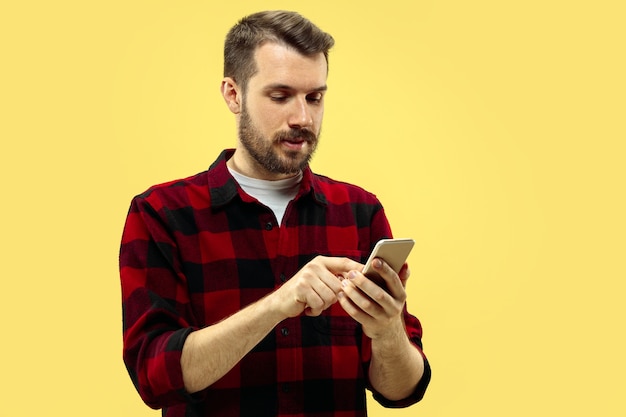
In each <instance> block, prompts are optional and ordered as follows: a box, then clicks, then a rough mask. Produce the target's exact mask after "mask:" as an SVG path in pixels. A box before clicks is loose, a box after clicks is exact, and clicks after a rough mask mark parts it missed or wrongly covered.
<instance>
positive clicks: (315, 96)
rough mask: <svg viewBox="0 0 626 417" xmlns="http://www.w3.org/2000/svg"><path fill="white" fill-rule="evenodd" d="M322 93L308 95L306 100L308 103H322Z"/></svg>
mask: <svg viewBox="0 0 626 417" xmlns="http://www.w3.org/2000/svg"><path fill="white" fill-rule="evenodd" d="M322 97H323V95H322V93H315V94H309V95H308V96H306V99H307V101H308V102H310V103H319V102H321V101H322Z"/></svg>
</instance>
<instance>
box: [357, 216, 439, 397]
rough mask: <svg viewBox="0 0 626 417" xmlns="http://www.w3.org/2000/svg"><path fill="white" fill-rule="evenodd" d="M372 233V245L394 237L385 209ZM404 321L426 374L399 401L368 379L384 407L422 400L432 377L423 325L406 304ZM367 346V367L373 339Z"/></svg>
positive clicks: (374, 395)
mask: <svg viewBox="0 0 626 417" xmlns="http://www.w3.org/2000/svg"><path fill="white" fill-rule="evenodd" d="M371 233H372V240H371V241H372V246H373V245H374V244H375V243H376V242H377V241H378V240H380V239H383V238H389V237H392V233H391V228H390V226H389V222H388V220H387V217H386V216H385V213H384V209H382V206H381V210H380V211H378V212H377V213H376V214H375V215H374V217H373V219H372V225H371ZM403 314H404V323H405V327H406V332H407V335H408V337H409V340H410V341H411V343H412V344H413V345H414V346H415V347H416V348H417V349H418V350H419V352H420V354H421V355H422V358H424V374H423V375H422V378H421V379H420V381H419V383H418V384H417V386H416V388H415V391H413V393H412V394H411V395H410V396H408V397H407V398H405V399H402V400H399V401H391V400H389V399H387V398H385V397H384V396H383V395H381V394H380V393H379V392H377V391H376V390H375V389H374V388H373V387H372V386H371V384H370V382H369V380H368V388H369V389H370V391H372V395H373V397H374V399H375V400H376V401H377V402H378V403H379V404H380V405H382V406H383V407H386V408H404V407H408V406H410V405H413V404H415V403H417V402H418V401H420V400H421V399H422V398H423V397H424V394H425V393H426V388H427V387H428V384H429V383H430V378H431V369H430V364H429V362H428V359H427V358H426V355H425V354H424V351H423V346H422V325H421V323H420V321H419V320H418V319H417V317H415V316H413V315H412V314H410V313H409V312H408V310H407V307H406V305H405V307H404V313H403ZM366 343H367V346H365V348H364V352H366V357H367V367H369V360H370V359H371V340H369V339H368V340H367V341H366ZM365 375H369V372H368V369H366V373H365Z"/></svg>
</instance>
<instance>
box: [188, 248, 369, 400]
mask: <svg viewBox="0 0 626 417" xmlns="http://www.w3.org/2000/svg"><path fill="white" fill-rule="evenodd" d="M359 266H360V264H358V263H357V262H355V261H352V260H350V259H347V258H326V257H321V256H318V257H317V258H315V259H313V260H312V261H311V262H309V263H308V264H306V265H305V266H304V267H303V268H302V269H301V270H300V271H298V273H297V274H296V275H295V276H294V277H293V278H291V279H290V280H288V281H287V282H286V283H285V284H284V285H283V286H281V287H280V288H279V289H278V290H276V291H274V292H273V293H271V294H269V295H267V296H266V297H264V298H262V299H261V300H259V301H256V302H255V303H253V304H251V305H249V306H247V307H245V308H244V309H242V310H240V311H239V312H237V313H235V314H233V315H232V316H230V317H228V318H226V319H224V320H223V321H221V322H219V323H217V324H214V325H212V326H209V327H205V328H203V329H200V330H197V331H195V332H193V333H191V334H190V335H189V336H188V337H187V339H186V340H185V344H184V345H183V351H182V356H181V368H182V373H183V381H184V384H185V388H186V389H187V391H188V392H190V393H194V392H198V391H201V390H203V389H205V388H207V387H208V386H210V385H211V384H213V383H214V382H215V381H217V380H218V379H220V378H221V377H222V376H224V375H225V374H226V373H227V372H228V371H230V370H231V369H232V368H233V367H234V366H235V365H236V364H237V363H238V362H239V361H240V360H241V359H242V358H243V357H244V356H245V355H246V354H247V353H248V352H250V350H252V348H254V346H256V344H258V343H259V342H260V341H261V340H262V339H263V338H264V337H265V336H266V335H267V334H268V333H269V332H270V331H271V330H272V329H273V328H274V327H275V326H276V325H277V324H278V323H279V322H281V321H282V320H284V319H286V318H288V317H296V316H298V315H300V314H302V313H303V312H304V314H307V315H310V316H318V315H320V314H321V313H322V311H324V310H325V309H327V308H328V307H330V306H331V305H332V304H334V303H335V302H336V301H337V296H336V294H337V293H339V292H340V291H341V283H340V281H339V279H338V278H337V275H341V274H344V273H347V272H348V271H350V270H351V269H354V268H358V267H359Z"/></svg>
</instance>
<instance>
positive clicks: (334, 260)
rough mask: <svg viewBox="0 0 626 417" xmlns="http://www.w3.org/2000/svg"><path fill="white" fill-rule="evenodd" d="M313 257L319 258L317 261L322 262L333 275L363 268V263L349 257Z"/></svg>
mask: <svg viewBox="0 0 626 417" xmlns="http://www.w3.org/2000/svg"><path fill="white" fill-rule="evenodd" d="M315 259H316V260H319V262H320V263H322V264H323V265H324V266H325V267H326V269H328V270H329V271H330V272H331V273H332V274H333V275H335V276H337V275H343V274H347V273H348V272H350V271H353V270H354V271H361V270H363V264H360V263H358V262H357V261H355V260H352V259H350V258H345V257H324V256H318V257H317V258H315Z"/></svg>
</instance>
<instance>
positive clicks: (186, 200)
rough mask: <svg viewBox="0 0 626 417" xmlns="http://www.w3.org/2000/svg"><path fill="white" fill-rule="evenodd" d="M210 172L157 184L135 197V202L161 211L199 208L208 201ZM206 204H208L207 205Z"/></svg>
mask: <svg viewBox="0 0 626 417" xmlns="http://www.w3.org/2000/svg"><path fill="white" fill-rule="evenodd" d="M207 173H208V171H202V172H199V173H197V174H194V175H191V176H188V177H183V178H179V179H175V180H171V181H167V182H162V183H158V184H155V185H153V186H151V187H150V188H148V189H147V190H145V191H144V192H142V193H140V194H138V195H136V196H135V197H134V200H135V202H143V203H145V204H148V205H150V206H152V207H153V208H155V209H157V210H159V209H161V208H164V207H166V208H170V209H177V208H183V207H194V206H198V205H199V204H200V203H199V202H200V201H203V200H204V201H207V202H208V198H209V190H208V175H207ZM205 204H206V203H205Z"/></svg>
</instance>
